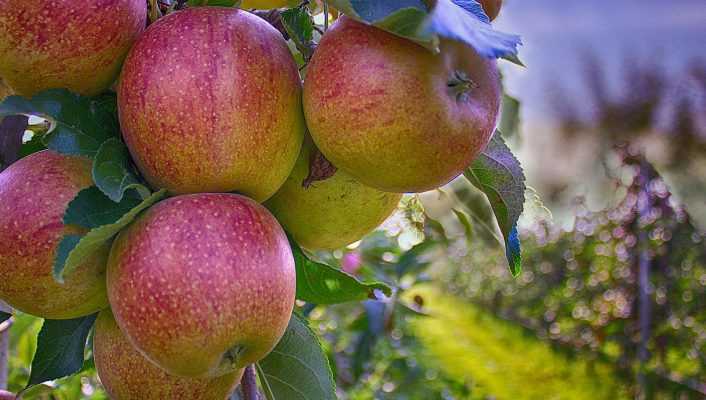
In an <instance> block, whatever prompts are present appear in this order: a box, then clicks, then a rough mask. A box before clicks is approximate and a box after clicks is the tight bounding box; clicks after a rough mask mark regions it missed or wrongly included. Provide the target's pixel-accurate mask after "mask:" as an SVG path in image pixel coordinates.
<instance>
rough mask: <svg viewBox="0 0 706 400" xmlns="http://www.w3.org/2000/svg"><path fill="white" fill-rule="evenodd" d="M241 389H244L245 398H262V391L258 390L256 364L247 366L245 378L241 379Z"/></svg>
mask: <svg viewBox="0 0 706 400" xmlns="http://www.w3.org/2000/svg"><path fill="white" fill-rule="evenodd" d="M240 389H241V390H242V391H243V400H259V399H260V392H258V390H257V375H256V373H255V366H254V365H248V366H247V368H245V373H244V374H243V379H242V380H241V381H240Z"/></svg>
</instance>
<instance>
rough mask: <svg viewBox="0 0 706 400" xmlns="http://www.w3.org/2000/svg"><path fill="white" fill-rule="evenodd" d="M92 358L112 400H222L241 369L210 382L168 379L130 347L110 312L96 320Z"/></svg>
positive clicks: (232, 387)
mask: <svg viewBox="0 0 706 400" xmlns="http://www.w3.org/2000/svg"><path fill="white" fill-rule="evenodd" d="M93 356H94V357H95V361H96V371H98V376H99V377H100V381H101V383H102V384H103V387H104V388H105V390H106V392H108V395H109V396H110V398H111V399H113V400H165V399H169V400H224V399H226V398H227V397H228V396H229V395H230V393H231V392H232V391H233V389H234V388H235V386H237V385H238V383H239V382H240V378H241V377H242V376H243V370H242V369H240V370H237V371H234V372H231V373H229V374H226V375H223V376H220V377H217V378H213V379H195V378H182V377H178V376H174V375H169V374H168V373H166V372H165V371H164V370H162V369H161V368H159V367H157V366H156V365H155V364H153V363H152V362H150V361H149V360H147V359H146V358H145V357H144V356H143V355H142V354H140V352H138V351H137V349H135V348H134V347H133V346H132V344H130V342H129V341H128V339H127V338H126V337H125V335H124V334H123V333H122V332H121V331H120V328H119V327H118V325H117V324H116V323H115V319H114V318H113V314H112V313H111V312H110V310H104V311H101V313H100V314H99V315H98V319H97V320H96V327H95V333H94V336H93Z"/></svg>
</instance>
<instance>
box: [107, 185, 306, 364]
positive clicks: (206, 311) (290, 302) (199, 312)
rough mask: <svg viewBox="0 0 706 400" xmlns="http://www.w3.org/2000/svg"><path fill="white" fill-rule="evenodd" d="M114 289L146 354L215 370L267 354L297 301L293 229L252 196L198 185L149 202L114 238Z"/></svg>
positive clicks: (122, 319) (116, 310)
mask: <svg viewBox="0 0 706 400" xmlns="http://www.w3.org/2000/svg"><path fill="white" fill-rule="evenodd" d="M107 280H108V298H109V299H110V305H111V308H112V310H113V314H114V315H115V319H116V320H117V322H118V325H119V326H120V328H121V329H122V331H123V332H124V333H125V334H126V335H127V337H128V338H129V340H130V342H131V343H132V344H133V345H135V347H137V348H138V349H139V350H140V352H141V353H142V354H144V355H145V356H146V357H147V358H149V359H150V360H152V361H153V362H155V363H156V364H157V365H159V366H160V367H162V368H163V369H164V370H166V371H167V372H168V373H170V374H172V375H178V376H185V377H199V378H203V377H216V376H220V375H222V374H224V373H227V372H232V371H234V370H236V369H240V368H244V367H245V366H246V365H248V364H252V363H254V362H257V361H259V360H260V359H262V358H263V357H265V356H266V355H267V354H268V353H269V352H270V351H271V350H272V348H273V347H274V346H275V345H276V344H277V343H278V342H279V340H280V338H281V337H282V335H283V334H284V331H285V329H286V328H287V324H288V323H289V318H290V316H291V313H292V308H293V307H294V297H295V291H296V272H295V269H294V258H293V256H292V251H291V248H290V247H289V243H288V241H287V236H286V235H285V233H284V231H283V230H282V228H281V227H280V225H279V223H278V222H277V220H275V218H274V217H273V216H272V214H270V213H269V211H267V209H265V208H264V207H263V206H261V205H259V204H258V203H256V202H255V201H253V200H250V199H248V198H247V197H244V196H240V195H235V194H193V195H183V196H179V197H173V198H170V199H168V200H165V201H163V202H161V203H159V204H157V205H156V206H154V207H152V208H150V209H149V210H148V211H146V212H145V213H144V214H142V215H141V216H140V217H139V218H138V219H137V221H135V222H134V223H133V224H132V225H131V226H130V227H129V228H128V229H126V230H125V231H123V232H122V233H121V234H120V235H119V236H118V238H117V239H116V240H115V243H114V244H113V248H112V250H111V252H110V258H109V260H108V279H107Z"/></svg>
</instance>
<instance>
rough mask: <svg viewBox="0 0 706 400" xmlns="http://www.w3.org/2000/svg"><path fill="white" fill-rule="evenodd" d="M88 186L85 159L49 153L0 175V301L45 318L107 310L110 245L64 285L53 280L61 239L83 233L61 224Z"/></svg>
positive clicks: (24, 160) (66, 279)
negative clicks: (106, 273)
mask: <svg viewBox="0 0 706 400" xmlns="http://www.w3.org/2000/svg"><path fill="white" fill-rule="evenodd" d="M92 184H93V181H92V179H91V161H90V160H89V159H86V158H82V157H72V156H65V155H60V154H58V153H55V152H53V151H49V150H46V151H42V152H39V153H34V154H32V155H30V156H27V157H25V158H23V159H21V160H19V161H18V162H16V163H14V164H12V165H10V167H9V168H7V169H6V170H4V171H3V172H2V173H0V299H2V300H4V301H5V302H6V303H8V304H9V305H10V306H12V307H14V308H16V309H18V310H20V311H22V312H25V313H29V314H33V315H36V316H38V317H42V318H49V319H70V318H77V317H81V316H84V315H89V314H92V313H95V312H96V311H98V310H100V309H102V308H105V307H106V306H107V304H108V300H107V297H106V287H105V267H106V261H107V256H108V252H109V250H110V246H107V245H106V246H105V247H104V248H103V249H102V250H101V251H98V252H96V253H95V254H93V255H92V256H91V257H88V258H87V259H86V260H85V261H84V263H83V264H81V265H80V266H79V267H78V268H77V269H76V270H74V272H72V273H71V274H69V275H68V276H66V277H65V281H64V283H63V284H60V283H58V282H57V281H55V280H54V278H53V276H52V270H53V266H54V259H55V257H56V250H57V246H58V245H59V242H60V241H61V239H62V237H63V235H64V234H83V233H85V232H86V229H85V228H82V227H78V226H71V225H64V223H63V222H62V221H63V217H64V211H65V210H66V207H67V206H68V204H69V202H70V201H71V200H73V198H74V197H75V196H76V194H78V192H79V191H81V190H82V189H85V188H87V187H89V186H91V185H92Z"/></svg>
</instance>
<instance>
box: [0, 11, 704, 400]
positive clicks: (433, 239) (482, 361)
mask: <svg viewBox="0 0 706 400" xmlns="http://www.w3.org/2000/svg"><path fill="white" fill-rule="evenodd" d="M505 3H506V4H505V5H504V8H503V11H502V13H501V16H500V18H499V19H498V20H497V21H496V26H497V27H498V29H500V30H504V31H507V32H513V33H519V34H521V35H522V37H523V41H524V43H525V45H524V47H523V49H522V51H521V53H520V56H521V59H522V60H523V62H524V63H525V64H526V65H527V68H526V69H523V68H518V67H516V66H514V65H511V64H509V63H505V62H503V63H501V64H502V66H501V67H502V71H503V74H504V77H505V87H506V92H507V94H508V96H509V97H507V98H506V99H505V102H504V116H505V118H504V120H503V124H502V128H503V129H504V132H503V134H504V136H505V138H506V139H507V141H508V143H509V144H510V145H511V147H512V148H513V150H514V151H515V152H516V154H517V155H518V157H519V158H520V159H521V161H522V164H523V166H524V168H525V172H526V174H527V182H528V186H529V187H530V188H529V189H528V192H527V197H528V200H527V203H526V205H525V215H524V216H523V218H522V220H521V229H520V234H521V238H522V241H523V260H524V262H523V266H524V271H523V273H522V274H521V276H520V277H519V278H512V277H511V276H510V274H509V272H508V268H507V262H506V261H505V256H504V250H503V248H502V245H501V243H500V241H499V240H498V237H499V233H498V232H497V228H496V226H495V222H494V220H493V219H492V213H491V211H490V209H489V206H488V204H487V202H486V201H485V199H484V197H482V196H481V195H479V194H478V193H477V192H476V191H475V190H474V189H472V188H471V187H470V186H469V185H468V184H467V183H466V182H465V181H463V180H462V179H461V180H458V181H456V182H454V183H453V184H451V185H449V186H448V187H446V188H444V189H442V190H439V191H436V192H432V193H426V194H424V195H421V196H409V197H406V198H405V199H404V201H403V204H402V206H401V207H400V210H399V211H398V213H397V214H396V215H395V216H394V217H393V218H391V219H390V220H389V221H387V222H386V224H385V225H384V226H383V229H381V230H380V231H378V232H375V233H374V234H372V235H371V236H370V237H369V238H367V239H366V240H364V241H362V242H361V243H357V244H355V245H353V246H351V247H349V248H348V249H342V250H340V251H336V252H334V253H333V254H329V253H326V254H324V253H322V254H317V255H316V256H318V258H319V259H321V260H323V261H326V262H328V263H331V264H332V265H337V266H340V267H341V268H343V269H344V270H346V271H347V272H350V273H352V274H355V275H357V276H359V277H361V278H362V279H375V280H383V281H386V282H389V283H391V284H394V285H395V286H397V287H399V290H398V291H397V292H396V293H395V294H394V296H393V297H392V298H389V299H384V300H370V301H367V302H364V303H363V304H351V305H341V306H334V307H317V306H315V305H310V304H300V306H301V311H302V312H303V313H305V314H306V315H307V316H308V317H309V318H310V319H311V320H312V321H313V322H312V326H313V327H314V328H316V329H318V331H319V332H320V333H321V335H322V337H323V339H324V344H325V346H326V347H327V349H328V352H329V357H330V359H331V362H332V366H333V368H334V373H335V376H336V377H337V381H338V387H339V397H340V398H341V399H350V400H369V399H370V400H372V399H391V400H392V399H394V400H406V399H410V400H411V399H419V400H430V399H431V400H434V399H520V400H521V399H542V400H546V399H628V398H639V399H704V398H706V241H705V240H706V236H705V235H704V230H705V228H706V1H704V0H671V1H660V0H612V1H606V0H604V1H600V0H596V1H583V0H506V2H505ZM517 110H519V113H516V111H517ZM459 204H462V205H463V206H462V207H461V206H459ZM40 324H41V322H40V321H38V320H35V319H33V318H31V317H28V316H23V315H19V316H17V318H16V321H15V325H14V326H13V328H12V329H11V331H10V341H11V345H10V348H11V349H12V354H11V358H10V362H11V364H10V369H9V371H10V389H11V390H19V389H21V387H22V385H23V384H24V382H26V379H27V377H28V373H29V371H28V369H27V368H28V366H29V364H30V361H31V357H32V354H33V352H34V346H35V344H34V334H36V332H37V330H38V329H39V326H40ZM25 398H43V399H77V398H91V399H100V398H105V395H104V394H103V393H102V390H101V389H100V385H99V384H98V382H97V380H96V378H95V374H94V372H93V371H92V366H91V365H90V363H89V364H87V366H86V368H85V371H84V373H82V374H81V375H80V376H76V377H72V378H68V379H64V380H62V381H59V382H56V383H52V384H51V385H42V386H39V387H37V388H35V389H33V390H32V391H31V392H30V393H27V395H26V397H25Z"/></svg>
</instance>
